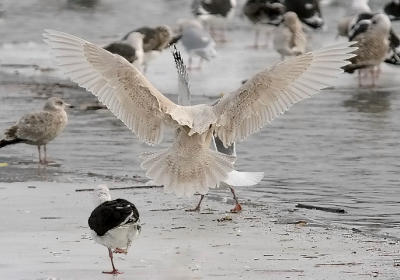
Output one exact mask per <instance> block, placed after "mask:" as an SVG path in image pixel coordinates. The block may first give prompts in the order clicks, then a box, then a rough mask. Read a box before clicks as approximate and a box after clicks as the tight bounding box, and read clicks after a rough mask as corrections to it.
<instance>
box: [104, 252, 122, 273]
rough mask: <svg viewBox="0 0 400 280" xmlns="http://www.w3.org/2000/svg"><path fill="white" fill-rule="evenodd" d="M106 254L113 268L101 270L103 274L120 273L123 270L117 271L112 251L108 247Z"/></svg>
mask: <svg viewBox="0 0 400 280" xmlns="http://www.w3.org/2000/svg"><path fill="white" fill-rule="evenodd" d="M108 256H109V257H110V260H111V265H112V268H113V270H112V271H103V273H104V274H114V275H115V274H122V273H123V272H119V271H118V270H117V269H116V268H115V266H114V261H113V253H112V251H111V249H110V248H108Z"/></svg>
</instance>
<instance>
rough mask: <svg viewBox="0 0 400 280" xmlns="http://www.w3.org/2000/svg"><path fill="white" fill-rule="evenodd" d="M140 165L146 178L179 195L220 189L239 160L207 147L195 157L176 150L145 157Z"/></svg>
mask: <svg viewBox="0 0 400 280" xmlns="http://www.w3.org/2000/svg"><path fill="white" fill-rule="evenodd" d="M142 157H143V158H144V161H143V162H142V164H141V166H142V168H143V169H145V170H146V176H147V177H149V178H150V179H151V180H153V181H154V183H155V184H157V185H163V186H164V190H165V192H167V193H175V194H176V195H177V196H184V195H185V196H192V195H193V194H194V193H196V192H198V193H200V194H206V193H207V192H208V190H209V188H215V187H218V186H219V183H220V182H222V181H224V180H225V179H226V178H228V173H229V172H231V171H232V170H233V164H234V162H235V159H236V157H234V156H230V155H224V154H221V153H219V152H216V151H213V150H210V149H208V148H205V149H202V150H201V151H197V152H196V154H195V155H193V154H191V153H188V154H187V155H185V154H183V153H182V151H181V152H177V151H176V150H175V149H174V148H173V147H171V148H170V149H167V150H163V151H160V152H155V153H151V154H147V155H144V156H142Z"/></svg>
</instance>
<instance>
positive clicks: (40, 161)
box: [37, 145, 44, 164]
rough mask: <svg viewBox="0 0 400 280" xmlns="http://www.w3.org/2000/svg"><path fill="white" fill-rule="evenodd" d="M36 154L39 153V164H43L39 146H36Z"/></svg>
mask: <svg viewBox="0 0 400 280" xmlns="http://www.w3.org/2000/svg"><path fill="white" fill-rule="evenodd" d="M37 149H38V152H39V163H40V164H43V163H44V161H43V160H42V151H41V150H40V145H38V146H37Z"/></svg>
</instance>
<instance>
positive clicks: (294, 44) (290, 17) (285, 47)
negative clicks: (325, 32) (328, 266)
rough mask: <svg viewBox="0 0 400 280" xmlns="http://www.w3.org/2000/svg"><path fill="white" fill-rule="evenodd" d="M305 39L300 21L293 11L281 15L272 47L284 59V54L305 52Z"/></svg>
mask: <svg viewBox="0 0 400 280" xmlns="http://www.w3.org/2000/svg"><path fill="white" fill-rule="evenodd" d="M306 46H307V39H306V35H305V34H304V32H303V26H302V24H301V21H300V20H299V18H298V17H297V15H296V13H294V12H287V13H285V14H284V16H283V24H282V25H281V26H280V27H278V29H277V30H276V31H275V36H274V48H275V50H276V51H277V52H278V53H279V54H280V55H281V58H282V59H284V58H285V56H293V55H300V54H303V53H305V52H306Z"/></svg>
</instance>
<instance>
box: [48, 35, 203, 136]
mask: <svg viewBox="0 0 400 280" xmlns="http://www.w3.org/2000/svg"><path fill="white" fill-rule="evenodd" d="M44 37H45V41H46V42H47V43H48V44H49V45H50V47H51V49H52V51H53V53H54V55H55V57H56V59H57V61H58V62H59V66H60V67H61V68H62V69H63V70H64V72H65V74H66V75H67V76H68V77H69V78H71V80H72V81H74V82H76V83H78V84H79V85H80V86H81V87H83V88H85V89H87V90H88V91H90V92H91V93H93V94H94V95H95V96H97V97H98V99H99V100H100V101H101V102H102V103H103V104H105V105H106V106H107V108H108V109H110V111H111V112H112V113H113V114H114V115H115V116H116V117H117V118H119V119H120V120H121V121H123V122H124V123H125V125H126V126H127V127H128V128H129V129H131V130H132V131H133V132H134V133H135V134H136V135H137V137H138V138H139V139H140V140H142V141H144V142H146V143H149V144H156V143H159V142H161V140H162V134H163V133H162V132H163V127H164V125H165V124H169V125H181V126H188V127H189V128H193V131H194V132H198V129H197V128H196V127H193V123H194V120H193V116H192V113H191V110H190V108H188V107H183V106H179V105H176V104H175V103H173V102H172V101H170V100H169V99H168V98H166V97H165V96H164V95H163V94H162V93H161V92H159V91H158V90H157V89H156V88H155V87H154V86H153V85H152V84H151V83H150V82H149V81H148V80H147V79H146V78H145V77H144V76H143V75H142V74H141V73H140V72H139V71H138V70H137V69H136V68H135V67H134V66H133V65H132V64H130V63H129V62H128V61H127V60H125V59H124V58H122V57H120V56H118V55H114V54H112V53H110V52H108V51H106V50H104V49H102V48H101V47H98V46H96V45H94V44H92V43H89V42H87V41H85V40H83V39H80V38H78V37H75V36H73V35H70V34H66V33H63V32H59V31H54V30H46V33H45V34H44Z"/></svg>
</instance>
